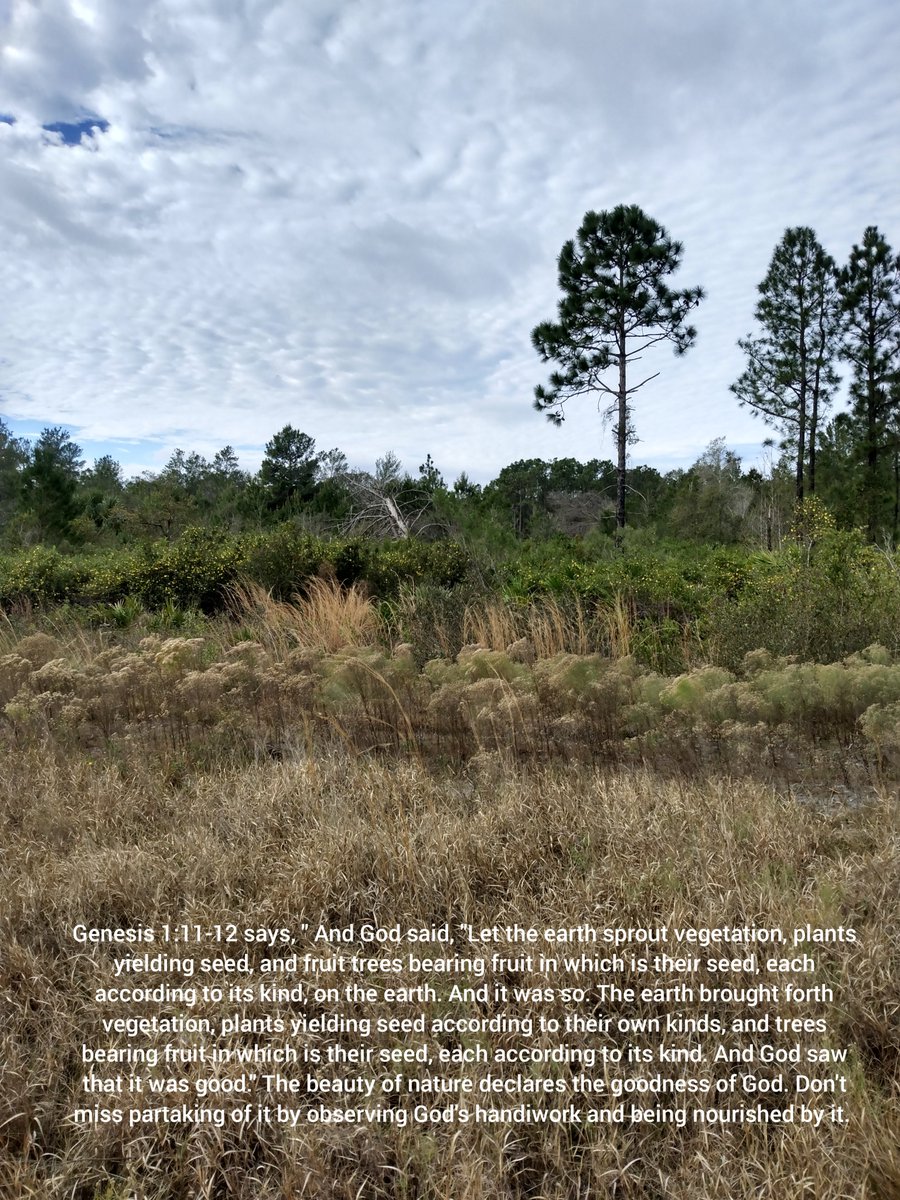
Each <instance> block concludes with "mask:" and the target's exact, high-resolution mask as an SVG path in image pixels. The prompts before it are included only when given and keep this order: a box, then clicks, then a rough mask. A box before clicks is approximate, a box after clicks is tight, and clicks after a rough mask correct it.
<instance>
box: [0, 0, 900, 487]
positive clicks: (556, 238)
mask: <svg viewBox="0 0 900 1200" xmlns="http://www.w3.org/2000/svg"><path fill="white" fill-rule="evenodd" d="M898 62H900V21H898V20H897V12H896V6H895V4H894V2H893V0H727V2H726V0H628V3H625V0H553V2H552V3H551V2H550V0H480V2H479V3H472V2H471V0H343V2H338V3H335V2H332V0H128V3H124V2H123V0H0V195H2V196H3V198H4V206H3V208H4V222H3V224H4V230H3V233H4V236H3V249H2V251H0V288H2V298H3V299H2V304H0V415H2V417H3V419H4V420H5V421H6V422H7V424H9V425H10V426H11V427H12V428H13V429H14V430H15V431H16V432H18V433H19V434H22V435H26V436H29V437H33V436H35V435H36V434H37V433H38V432H39V430H40V429H41V428H43V427H44V426H48V425H62V426H65V427H66V428H67V429H69V430H70V431H71V433H72V436H73V437H74V439H75V440H76V441H77V442H78V443H79V445H81V446H82V447H83V449H84V451H85V457H86V458H87V459H88V460H90V459H91V458H93V457H96V456H98V455H100V454H104V453H111V454H113V456H114V457H116V458H117V459H119V460H120V461H121V462H122V463H123V465H124V466H125V469H126V473H127V474H135V473H137V472H140V471H144V470H150V471H157V470H160V469H161V468H162V467H163V465H164V464H165V462H166V460H167V459H168V457H169V456H170V454H171V453H172V451H173V450H174V449H175V448H176V447H181V448H183V449H185V450H196V451H198V452H200V453H202V454H204V455H205V456H207V457H212V455H213V454H214V453H215V452H216V450H218V449H220V448H221V447H222V446H224V445H226V444H230V445H232V446H233V447H234V448H235V450H236V451H237V453H238V455H239V457H240V459H241V462H242V464H243V465H244V466H246V467H248V468H250V469H255V467H256V466H258V464H259V461H260V458H261V456H262V453H263V448H264V445H265V443H266V441H267V440H268V439H269V438H270V437H271V436H272V434H273V433H274V432H275V431H276V430H278V429H280V428H281V427H282V426H283V425H285V424H288V423H290V424H292V425H294V426H295V427H296V428H298V429H301V430H303V431H304V432H306V433H307V434H309V435H310V436H311V437H313V438H315V441H316V445H317V447H318V449H320V450H325V449H329V448H331V447H339V448H340V449H342V450H343V451H344V452H345V453H346V455H347V457H348V459H349V460H350V463H351V465H352V466H355V467H360V468H368V469H371V467H372V465H373V464H374V462H375V460H376V459H377V458H378V457H380V456H382V455H384V454H385V453H386V452H387V451H393V452H394V453H396V454H397V455H398V456H399V457H400V459H401V460H402V462H403V464H404V466H405V467H406V468H407V469H409V470H410V471H411V472H412V473H415V472H416V471H417V469H418V466H419V464H420V463H422V462H424V460H425V457H426V454H429V453H430V454H431V455H432V457H433V459H434V461H435V463H436V464H437V466H438V468H439V469H440V470H441V471H442V472H443V473H444V476H445V477H446V479H447V480H448V482H449V481H451V480H453V479H455V478H456V476H458V474H459V473H460V472H462V471H466V472H467V473H468V475H469V477H470V478H472V479H474V480H477V481H480V482H485V481H487V480H488V479H490V478H492V477H494V476H495V475H496V474H497V472H498V471H499V470H500V468H501V467H503V466H505V465H507V464H508V463H510V462H512V461H514V460H517V459H521V458H532V457H539V458H545V459H552V458H561V457H564V456H569V455H572V456H574V457H576V458H579V459H582V460H586V459H589V458H594V457H600V458H610V457H614V447H613V441H612V433H611V429H610V427H609V425H608V424H606V425H604V422H603V420H602V415H601V411H600V410H602V408H603V407H604V405H603V403H602V402H600V403H599V405H598V402H597V401H596V400H594V399H593V398H592V397H585V398H582V399H578V400H573V401H571V403H570V404H569V405H568V406H567V410H566V421H565V423H564V424H563V426H562V427H561V428H558V429H557V428H555V427H553V426H552V425H550V424H549V423H548V421H547V420H546V417H544V416H543V415H541V414H539V413H537V412H536V411H534V409H533V407H532V400H533V393H534V387H535V385H536V384H539V383H542V382H546V379H547V376H548V373H549V371H550V370H551V368H552V364H543V363H542V362H541V361H540V358H539V357H538V355H537V354H536V352H535V351H534V349H533V347H532V345H531V337H530V335H531V330H532V328H533V327H534V326H535V325H536V324H537V323H538V322H540V321H544V320H552V319H554V318H555V316H556V306H557V302H558V300H559V298H560V294H561V293H560V291H559V287H558V283H557V274H556V260H557V257H558V255H559V251H560V249H561V247H562V245H563V243H564V242H565V241H566V240H567V239H568V238H571V237H573V236H574V235H575V232H576V230H577V229H578V227H579V225H580V223H581V220H582V218H583V216H584V213H585V212H586V211H587V210H588V209H594V210H603V209H610V208H613V207H615V206H616V205H617V204H638V205H640V206H641V207H642V208H644V210H645V211H646V212H647V213H648V214H649V215H650V216H651V217H653V218H655V219H656V220H657V221H659V222H660V223H661V224H662V225H663V226H664V227H665V228H666V230H667V231H668V232H669V234H671V236H672V237H673V238H676V239H677V240H679V241H680V242H682V243H683V245H684V256H683V262H682V266H681V270H680V271H679V273H678V274H677V275H676V276H675V277H674V279H673V280H672V283H673V285H677V286H680V287H690V286H694V285H697V284H700V285H702V286H703V288H704V289H705V291H706V293H707V297H706V299H705V300H704V302H703V304H702V305H701V307H700V308H699V309H698V310H697V312H696V315H695V318H694V324H695V325H696V326H697V331H698V334H697V340H696V345H695V346H694V347H693V349H692V350H691V351H690V352H689V353H688V354H687V355H685V356H684V357H683V358H675V357H674V356H673V355H672V354H671V353H665V354H663V355H660V356H658V357H657V358H655V359H654V360H653V363H652V369H653V370H656V369H658V370H659V371H660V375H659V377H658V378H657V379H655V380H653V381H652V382H651V383H649V384H647V386H646V387H645V388H644V389H643V390H642V391H641V392H639V393H638V395H637V397H636V399H635V407H634V425H635V429H636V433H637V437H638V439H639V440H638V442H637V443H636V444H635V445H634V446H633V447H632V449H631V457H632V460H633V461H634V462H644V463H651V464H653V465H654V466H657V467H658V468H659V469H661V470H670V469H672V468H674V467H686V466H689V465H690V463H692V462H693V461H695V460H696V458H697V457H698V456H699V455H700V454H701V453H702V451H703V449H704V448H705V446H706V445H707V444H708V443H709V442H710V441H712V440H713V439H714V438H718V437H724V438H725V439H726V441H727V443H728V445H729V446H731V447H732V448H734V449H736V450H737V451H738V452H739V453H741V454H742V455H743V456H744V458H745V462H747V463H750V462H752V461H754V460H756V459H757V458H758V456H759V447H760V443H761V441H762V439H763V438H765V437H767V436H772V435H773V432H774V431H772V430H771V429H769V428H768V427H766V426H765V425H763V424H761V423H760V422H759V421H758V420H756V419H754V417H753V416H752V414H751V413H750V412H749V411H748V410H746V409H742V408H740V407H739V405H738V403H737V400H736V399H735V398H734V397H733V396H732V395H731V393H730V392H729V384H730V383H732V382H733V381H734V380H735V379H736V378H737V377H738V375H739V374H740V373H741V370H742V368H743V359H742V355H741V351H740V350H739V349H738V347H737V344H736V343H737V339H738V338H739V337H742V336H745V335H746V334H748V333H749V332H751V330H752V329H753V327H754V326H753V309H754V305H755V302H756V286H757V284H758V283H759V281H760V280H761V279H762V278H763V276H764V275H765V272H766V269H767V267H768V263H769V260H770V258H771V255H772V252H773V250H774V248H775V245H776V244H777V242H778V241H779V240H780V238H781V236H782V234H783V232H784V230H785V228H787V227H788V226H795V225H810V226H812V227H813V228H814V229H815V230H816V232H817V234H818V236H819V238H820V240H821V241H822V243H823V244H824V245H825V247H826V249H827V250H828V251H829V252H830V253H831V254H832V255H834V257H835V258H836V259H837V260H838V261H839V262H841V261H844V260H846V258H847V256H848V254H849V252H850V249H851V246H852V245H853V244H854V243H855V242H859V241H861V239H862V235H863V231H864V229H865V227H866V226H867V225H873V224H874V225H877V226H878V227H879V229H880V230H881V231H882V232H883V233H884V234H885V236H886V237H887V239H888V241H889V242H891V244H892V245H893V246H894V247H895V248H898V249H900V186H898V179H900V72H898V69H897V63H898Z"/></svg>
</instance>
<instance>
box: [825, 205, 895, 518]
mask: <svg viewBox="0 0 900 1200" xmlns="http://www.w3.org/2000/svg"><path fill="white" fill-rule="evenodd" d="M838 287H839V289H840V294H841V300H842V303H843V309H844V313H845V317H846V329H845V334H844V340H843V344H842V346H841V355H842V357H843V358H845V359H846V360H847V362H849V363H850V365H851V367H852V370H853V375H852V378H851V381H850V398H851V400H852V402H853V416H854V420H855V423H856V425H857V428H858V430H859V440H860V443H861V446H862V450H863V457H864V461H865V464H866V483H865V492H866V499H867V504H866V509H867V518H868V528H869V536H870V537H871V538H874V537H875V536H876V534H877V532H878V525H879V517H880V515H881V508H882V485H883V483H884V481H883V480H882V479H881V478H880V475H881V465H882V459H883V457H884V454H885V451H886V450H889V448H890V446H891V445H892V444H893V440H894V436H893V434H892V433H891V425H892V416H893V414H895V412H896V410H897V407H898V403H900V387H898V377H900V255H896V256H895V255H894V253H893V251H892V250H891V248H890V246H889V245H888V243H887V242H886V241H885V239H884V237H883V236H882V235H881V234H880V233H879V232H878V229H877V228H876V227H875V226H874V225H870V226H869V227H868V229H866V231H865V233H864V234H863V241H862V245H861V246H854V247H853V249H852V251H851V253H850V261H849V262H848V264H847V266H846V267H844V268H842V270H841V271H840V272H839V273H838Z"/></svg>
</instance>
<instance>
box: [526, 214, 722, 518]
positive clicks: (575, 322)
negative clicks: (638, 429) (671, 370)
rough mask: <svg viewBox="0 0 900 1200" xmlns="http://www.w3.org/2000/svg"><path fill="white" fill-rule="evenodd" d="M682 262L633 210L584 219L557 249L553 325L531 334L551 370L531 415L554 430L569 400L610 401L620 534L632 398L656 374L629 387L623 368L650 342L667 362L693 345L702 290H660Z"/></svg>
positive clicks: (661, 233)
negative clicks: (661, 345)
mask: <svg viewBox="0 0 900 1200" xmlns="http://www.w3.org/2000/svg"><path fill="white" fill-rule="evenodd" d="M681 255H682V246H681V243H680V242H675V241H673V240H672V239H671V238H670V237H669V235H668V233H667V232H666V231H665V229H664V228H663V227H662V225H660V224H658V223H657V222H656V221H654V220H653V219H652V218H651V217H648V216H647V214H646V213H645V212H643V210H642V209H640V208H638V206H637V205H636V204H628V205H626V204H620V205H618V207H616V208H614V209H612V211H610V212H601V213H596V212H588V213H585V216H584V220H583V221H582V223H581V228H580V229H579V230H578V233H577V235H576V239H575V240H574V241H569V242H566V244H565V245H564V246H563V248H562V251H561V253H560V256H559V261H558V268H559V286H560V288H561V289H562V292H563V298H562V300H560V302H559V320H558V321H545V322H543V323H542V324H540V325H538V326H536V328H535V329H534V330H533V331H532V334H531V340H532V343H533V345H534V348H535V349H536V350H537V352H538V354H540V356H541V359H542V360H543V361H544V362H548V361H549V360H550V359H553V360H555V361H556V362H558V363H559V365H560V370H558V371H554V372H553V374H552V375H551V376H550V382H549V386H548V387H544V386H538V387H536V388H535V389H534V395H535V408H537V409H538V411H539V412H545V413H546V414H547V417H548V418H549V419H550V420H551V421H553V422H554V423H555V424H557V425H558V424H560V423H561V422H562V420H563V407H564V405H565V404H566V402H567V401H568V400H570V399H572V397H573V396H581V395H585V394H590V393H593V392H600V393H601V394H603V393H605V394H606V395H608V396H611V397H612V398H613V403H612V405H611V406H610V409H609V412H610V414H611V415H615V417H616V424H615V426H614V430H613V432H614V435H615V438H616V445H617V450H618V461H617V465H616V527H617V529H620V530H621V529H622V528H623V527H624V525H625V493H626V475H627V466H626V461H627V448H628V441H629V435H630V434H631V432H632V429H631V408H632V397H633V396H634V394H635V392H636V391H638V389H639V388H642V387H643V386H644V384H645V383H649V382H650V380H651V379H655V378H656V375H657V374H658V373H659V372H656V373H654V374H653V375H649V376H646V377H645V378H644V379H641V380H640V381H639V382H638V383H634V382H630V381H629V378H628V368H629V366H630V365H631V363H633V362H634V361H635V359H638V358H640V357H641V356H642V355H643V354H644V352H645V351H646V350H648V349H649V348H650V347H651V346H653V345H655V344H656V343H657V342H663V341H666V342H670V343H671V344H672V346H673V348H674V350H675V353H676V354H684V352H685V351H686V350H688V349H689V348H690V347H691V346H692V345H693V344H694V339H695V337H696V330H695V329H694V328H693V326H691V325H688V324H686V320H687V317H688V314H689V313H690V312H691V311H692V309H694V308H696V307H697V305H698V304H699V303H700V301H701V300H702V298H703V290H702V288H699V287H695V288H685V289H684V290H682V291H677V292H676V291H672V290H671V289H670V288H669V287H668V286H667V283H666V280H667V279H668V277H669V276H670V275H672V274H673V273H674V272H675V271H676V270H677V269H678V267H679V265H680V263H681ZM610 369H612V370H615V371H616V375H615V377H614V382H607V381H606V379H604V375H605V374H606V372H607V371H608V370H610Z"/></svg>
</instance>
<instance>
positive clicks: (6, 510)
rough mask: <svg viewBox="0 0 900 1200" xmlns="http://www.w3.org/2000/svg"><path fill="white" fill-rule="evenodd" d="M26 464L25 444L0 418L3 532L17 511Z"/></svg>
mask: <svg viewBox="0 0 900 1200" xmlns="http://www.w3.org/2000/svg"><path fill="white" fill-rule="evenodd" d="M27 462H28V444H27V442H25V441H23V439H21V438H17V437H16V436H15V435H14V434H13V432H12V430H11V429H10V428H9V426H8V425H7V424H6V422H5V421H4V420H3V419H2V418H0V527H2V528H3V529H4V530H5V529H6V526H7V524H8V523H9V521H10V520H11V519H12V517H13V516H14V515H15V513H16V511H17V509H18V506H19V500H20V497H21V495H22V475H23V471H24V469H25V466H26V464H27Z"/></svg>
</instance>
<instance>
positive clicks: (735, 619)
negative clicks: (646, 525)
mask: <svg viewBox="0 0 900 1200" xmlns="http://www.w3.org/2000/svg"><path fill="white" fill-rule="evenodd" d="M813 517H814V520H813V521H812V523H811V524H807V525H806V526H803V525H802V523H801V525H800V526H799V527H798V528H797V529H796V530H795V537H794V539H793V540H791V541H790V542H786V543H785V545H784V546H783V547H782V548H781V549H780V550H778V551H775V552H764V551H759V550H749V549H747V548H741V547H714V546H708V547H697V546H694V547H691V546H688V545H686V544H684V543H678V542H672V541H657V540H655V539H653V538H652V537H648V536H645V535H643V534H642V533H641V532H640V531H632V532H631V534H630V535H629V536H627V537H626V538H625V539H624V541H623V543H622V544H621V545H618V546H617V545H615V544H614V543H613V540H612V539H611V538H610V537H606V536H604V535H599V536H595V537H593V538H586V539H572V538H563V537H557V538H555V539H551V540H545V541H526V542H522V543H519V544H517V545H516V546H515V547H514V548H513V550H512V551H508V552H507V553H506V555H505V557H499V556H498V557H494V556H492V555H486V554H484V553H479V551H478V550H477V548H472V547H465V546H463V545H462V544H460V543H459V542H457V541H455V540H451V539H446V540H440V541H423V540H421V539H416V538H406V539H402V540H396V541H377V540H375V539H367V538H342V539H328V538H321V537H318V536H315V535H313V534H310V533H307V532H305V531H303V530H302V529H300V528H298V527H297V526H296V525H294V524H292V523H285V524H282V525H280V526H277V527H276V528H275V529H273V530H271V531H269V532H265V533H253V534H245V535H231V534H227V533H224V532H215V531H212V530H205V529H199V528H197V529H189V530H187V531H186V532H185V533H184V534H183V535H182V536H181V537H180V538H178V539H176V540H175V541H173V542H167V541H164V540H160V541H157V542H155V543H151V544H147V545H144V546H141V547H138V548H136V549H133V550H129V551H101V552H96V553H93V554H87V553H82V554H62V553H60V552H59V551H58V550H56V549H55V548H53V547H46V546H39V547H35V548H34V549H31V550H28V551H24V552H20V553H17V554H6V555H4V556H0V608H2V609H3V610H4V611H6V612H7V614H9V616H10V618H11V619H13V620H14V621H15V620H17V619H18V620H19V622H20V624H21V621H22V620H24V619H27V615H28V614H29V613H32V612H33V611H35V610H37V611H41V610H45V611H46V612H49V611H50V610H52V608H53V607H54V606H60V605H62V606H65V607H66V609H67V611H68V612H69V613H70V615H71V617H72V619H74V620H77V621H78V622H80V623H81V624H83V625H89V626H90V625H92V626H95V627H126V626H129V625H133V624H135V623H136V622H140V621H141V620H143V621H144V622H145V624H146V623H147V622H148V621H150V622H152V623H153V627H155V628H158V629H162V630H165V629H168V630H169V631H170V632H177V631H178V630H179V629H181V628H183V627H184V625H185V622H186V621H188V622H193V623H194V625H196V624H197V622H198V621H199V622H201V623H202V619H203V617H204V615H205V616H211V615H215V614H221V613H228V612H232V611H233V604H232V598H233V595H234V591H235V588H240V587H242V586H244V585H247V584H252V585H256V586H258V587H259V588H261V589H262V590H263V592H265V593H267V594H268V595H269V597H270V598H271V599H272V600H275V601H293V600H297V599H302V598H303V597H304V596H306V595H308V593H309V590H310V588H311V587H312V586H314V585H315V584H316V583H317V582H319V581H322V580H330V581H333V582H334V583H336V584H337V585H340V587H342V588H345V589H346V588H351V587H353V588H356V589H357V590H359V591H361V592H362V593H363V594H364V595H365V596H366V597H367V598H369V599H371V600H372V601H373V602H374V604H375V611H376V614H377V617H378V622H379V629H380V637H381V640H382V643H383V645H384V646H386V647H390V646H391V645H392V644H394V643H396V642H397V641H404V642H409V643H411V644H412V647H413V653H414V655H415V657H416V659H417V661H419V662H424V661H425V660H426V659H428V658H431V657H435V656H436V655H450V656H453V655H455V654H457V653H458V651H459V650H460V649H461V648H462V647H463V646H464V645H465V644H467V642H471V641H484V640H485V639H487V640H488V641H490V643H491V644H492V646H494V648H500V649H503V648H505V646H506V645H507V644H509V643H510V642H512V641H515V640H516V639H517V638H519V637H523V636H527V637H531V638H533V639H536V640H537V643H538V644H539V645H545V644H548V642H547V639H548V637H549V638H550V642H552V645H553V648H555V649H556V650H562V649H564V650H568V651H573V652H577V653H592V652H599V653H619V652H623V651H624V652H627V653H628V654H632V655H633V656H634V657H635V658H636V659H637V661H639V662H641V663H643V664H646V665H648V666H650V667H652V668H653V669H656V670H661V671H667V672H671V671H680V670H685V669H689V668H691V667H693V666H697V665H700V664H703V663H709V664H716V665H721V666H725V667H727V668H729V669H734V668H736V667H737V666H738V665H739V664H740V662H741V661H742V659H743V657H744V656H745V655H746V654H747V653H748V652H749V651H751V650H756V649H759V648H764V649H767V650H769V651H770V652H772V653H774V654H776V655H794V656H796V657H797V658H799V659H802V660H808V661H818V662H823V661H832V660H835V659H839V658H843V657H844V656H846V655H848V654H852V653H854V652H858V651H861V650H863V649H864V648H865V647H866V646H868V645H871V644H872V643H876V642H877V643H879V644H882V645H884V646H886V647H887V648H888V649H889V650H890V651H892V652H894V651H897V650H900V566H898V562H897V560H896V559H895V557H894V556H893V555H892V554H890V553H888V552H885V551H883V550H880V549H878V548H876V547H874V546H872V545H871V544H869V543H868V542H866V541H865V539H864V538H863V537H862V535H861V534H860V533H858V532H852V531H851V532H847V531H841V530H835V529H834V528H833V526H832V524H831V523H829V522H827V521H823V519H822V513H821V510H818V509H814V510H813ZM476 610H477V611H478V612H479V613H480V614H481V616H480V617H477V618H476V616H475V615H474V614H475V612H476ZM17 613H18V614H20V618H17V617H16V614H17ZM488 613H490V614H491V616H490V618H488V617H487V616H486V615H485V614H488ZM491 622H493V625H494V626H495V627H496V628H491ZM542 629H543V632H542ZM548 631H550V632H549V633H548ZM504 638H505V641H504V640H503V639H504ZM500 642H502V645H501V644H500Z"/></svg>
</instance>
